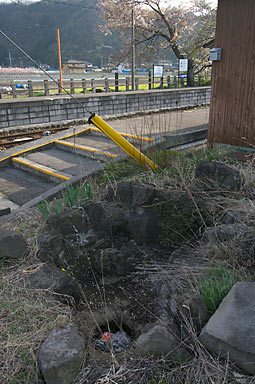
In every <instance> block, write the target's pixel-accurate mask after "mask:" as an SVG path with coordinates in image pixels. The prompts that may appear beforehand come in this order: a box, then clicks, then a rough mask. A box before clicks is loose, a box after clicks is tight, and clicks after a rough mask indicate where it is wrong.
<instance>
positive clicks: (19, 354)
mask: <svg viewBox="0 0 255 384" xmlns="http://www.w3.org/2000/svg"><path fill="white" fill-rule="evenodd" d="M26 266H27V264H26V265H12V266H11V267H10V266H9V267H6V266H5V267H2V270H1V271H0V297H1V305H0V377H1V380H0V382H1V384H35V383H39V382H40V381H39V379H38V374H39V369H38V357H37V353H38V350H39V348H40V346H41V344H42V342H43V341H44V340H45V338H46V337H47V336H48V335H49V333H50V331H51V330H52V329H53V328H54V327H56V326H57V325H66V324H68V323H69V322H70V321H71V317H72V315H71V311H70V309H69V307H67V306H64V305H61V304H60V303H58V302H56V301H53V300H52V299H50V297H49V295H48V293H47V292H45V291H42V290H36V291H35V290H33V291H32V290H26V289H24V288H21V287H19V286H18V285H17V284H16V283H17V275H19V274H21V273H22V270H23V269H24V268H25V267H26Z"/></svg>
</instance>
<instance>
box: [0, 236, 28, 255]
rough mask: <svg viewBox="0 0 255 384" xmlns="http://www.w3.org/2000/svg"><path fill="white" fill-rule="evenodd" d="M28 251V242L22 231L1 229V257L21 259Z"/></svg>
mask: <svg viewBox="0 0 255 384" xmlns="http://www.w3.org/2000/svg"><path fill="white" fill-rule="evenodd" d="M28 253H29V249H28V246H27V243H26V241H25V240H24V238H23V237H22V235H21V234H20V233H18V232H15V231H10V230H7V229H0V259H1V258H7V259H21V258H23V257H25V256H27V255H28Z"/></svg>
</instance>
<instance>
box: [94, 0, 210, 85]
mask: <svg viewBox="0 0 255 384" xmlns="http://www.w3.org/2000/svg"><path fill="white" fill-rule="evenodd" d="M99 6H100V8H101V11H102V19H103V23H102V25H101V29H102V30H103V32H105V33H106V34H108V33H112V32H113V31H118V32H119V33H120V36H121V38H122V40H123V44H124V48H123V50H122V52H121V54H122V57H123V56H124V57H125V56H127V55H128V53H129V52H130V43H131V39H130V20H131V17H130V15H131V11H132V9H134V10H135V30H136V40H135V43H136V46H137V47H138V49H139V47H140V48H141V49H140V51H141V52H142V56H143V58H144V57H146V56H148V55H152V54H154V53H155V52H157V51H158V49H159V48H166V49H168V48H171V49H172V51H173V52H174V54H175V56H176V58H177V59H181V58H185V57H187V58H188V59H189V69H188V85H190V86H192V85H194V82H193V70H194V59H195V58H196V57H199V56H200V57H201V58H202V56H203V55H202V53H201V52H202V45H203V42H202V40H203V41H204V42H205V41H206V40H208V39H209V38H210V37H211V35H213V33H214V28H215V10H213V9H212V8H211V7H210V6H209V5H208V4H207V3H206V1H205V0H194V3H193V4H192V5H191V6H190V7H188V8H184V7H180V6H179V7H173V6H171V0H169V1H167V0H165V1H162V0H99ZM198 53H199V54H198Z"/></svg>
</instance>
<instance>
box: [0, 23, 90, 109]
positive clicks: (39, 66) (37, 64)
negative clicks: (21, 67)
mask: <svg viewBox="0 0 255 384" xmlns="http://www.w3.org/2000/svg"><path fill="white" fill-rule="evenodd" d="M0 35H2V36H3V37H5V38H6V39H7V40H8V41H9V42H10V43H11V44H12V45H13V46H14V47H16V48H17V49H18V50H19V51H20V52H21V53H23V55H24V56H26V57H27V58H28V59H29V60H30V61H32V63H33V64H34V65H35V66H36V67H37V68H39V69H40V70H41V71H42V72H43V73H44V74H45V75H47V76H48V77H49V78H50V79H51V80H52V81H54V83H55V84H57V85H58V86H59V83H58V81H57V80H55V79H54V77H52V76H51V75H50V74H49V73H48V72H46V71H45V69H44V68H42V66H41V65H40V64H39V63H37V62H36V61H35V60H34V59H33V58H32V57H31V56H30V55H29V54H28V53H27V52H25V51H24V49H22V48H21V47H20V46H19V45H18V44H17V43H15V41H14V40H12V39H11V38H10V37H9V36H8V35H6V33H4V32H3V31H1V29H0ZM61 88H62V89H63V91H65V92H66V93H67V94H68V95H69V96H70V97H71V99H73V100H74V101H75V102H76V103H77V104H79V105H80V106H81V107H82V108H83V110H85V111H87V112H89V113H90V114H92V112H91V111H90V110H89V109H88V108H87V107H85V106H84V105H83V104H82V103H81V102H80V101H79V100H77V99H76V98H75V97H73V95H72V94H71V93H70V92H68V91H67V90H66V89H65V88H64V87H62V86H61Z"/></svg>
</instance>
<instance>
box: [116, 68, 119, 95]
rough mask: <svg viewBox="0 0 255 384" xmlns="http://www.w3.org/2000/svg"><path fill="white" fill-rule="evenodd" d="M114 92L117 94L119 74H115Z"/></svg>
mask: <svg viewBox="0 0 255 384" xmlns="http://www.w3.org/2000/svg"><path fill="white" fill-rule="evenodd" d="M115 92H119V74H118V72H115Z"/></svg>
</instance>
